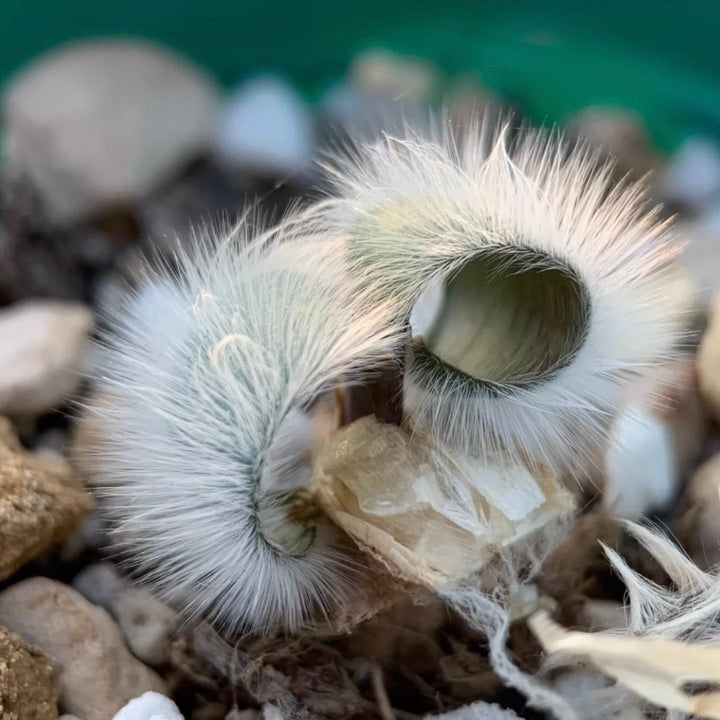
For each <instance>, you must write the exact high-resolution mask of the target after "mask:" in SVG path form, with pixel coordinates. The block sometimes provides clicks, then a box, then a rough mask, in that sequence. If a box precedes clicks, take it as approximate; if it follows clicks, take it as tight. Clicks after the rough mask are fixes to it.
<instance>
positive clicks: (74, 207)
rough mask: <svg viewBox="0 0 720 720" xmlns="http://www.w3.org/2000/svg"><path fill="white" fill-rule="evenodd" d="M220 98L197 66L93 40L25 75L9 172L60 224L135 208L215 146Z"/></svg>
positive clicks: (18, 87) (16, 95)
mask: <svg viewBox="0 0 720 720" xmlns="http://www.w3.org/2000/svg"><path fill="white" fill-rule="evenodd" d="M219 104H220V100H219V91H218V88H217V86H216V85H215V83H214V82H213V80H212V79H211V78H210V77H208V76H207V75H206V74H205V73H203V72H202V71H201V70H200V69H199V68H197V67H196V66H194V65H193V64H191V63H189V62H187V61H185V60H184V59H183V58H181V57H179V56H177V55H175V54H174V53H172V52H170V51H168V50H166V49H165V48H163V47H161V46H158V45H154V44H152V43H149V42H144V41H140V40H124V39H112V40H109V39H100V40H86V41H82V42H77V43H73V44H71V45H68V46H66V47H62V48H60V49H58V50H56V51H54V52H52V53H50V54H48V55H46V56H45V57H42V58H40V59H39V60H37V61H36V62H35V63H33V64H31V65H29V66H28V67H27V68H25V69H23V70H22V71H21V72H20V73H18V75H17V76H16V77H15V78H14V79H13V80H12V81H11V82H10V83H9V84H8V86H7V89H6V91H5V94H4V97H3V103H2V113H3V131H4V132H3V146H4V150H5V154H6V157H5V160H6V168H7V171H8V172H9V173H10V174H11V175H13V176H19V177H22V178H27V179H29V180H30V181H31V182H32V183H33V185H34V186H35V187H37V188H38V190H39V192H40V194H41V196H42V197H43V199H44V201H45V206H46V212H47V214H48V215H49V217H50V218H51V219H52V220H54V221H56V222H58V223H72V222H75V221H76V220H79V219H81V218H83V217H85V216H87V215H91V214H92V213H95V212H99V211H102V210H103V209H105V208H108V207H110V206H121V205H124V204H128V203H132V202H134V201H136V200H137V199H138V198H141V197H143V196H145V195H146V194H147V193H148V192H149V191H151V190H153V189H154V188H156V187H157V186H158V185H159V184H160V183H162V182H163V181H164V180H165V179H166V178H167V177H168V176H170V175H171V174H172V173H173V172H175V171H177V170H178V169H179V168H181V167H182V165H183V164H184V163H186V162H187V161H189V160H190V159H192V158H193V157H194V156H195V155H196V154H197V153H200V152H201V151H202V150H203V149H204V148H205V147H206V146H207V145H208V144H209V142H210V140H211V137H212V135H213V133H214V130H215V124H216V120H217V114H218V112H219Z"/></svg>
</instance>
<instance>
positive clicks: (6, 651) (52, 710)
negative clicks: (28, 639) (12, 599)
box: [0, 627, 58, 720]
mask: <svg viewBox="0 0 720 720" xmlns="http://www.w3.org/2000/svg"><path fill="white" fill-rule="evenodd" d="M0 716H2V717H3V718H5V719H6V720H25V719H26V718H27V720H56V718H57V716H58V710H57V683H56V681H55V671H54V670H53V666H52V663H51V662H50V660H49V659H48V658H47V657H45V655H43V654H42V653H41V652H39V651H38V650H36V649H35V648H33V647H30V646H28V645H26V644H25V643H24V642H23V640H22V638H20V637H18V636H17V635H16V634H15V633H12V632H9V631H8V630H6V629H5V628H3V627H0Z"/></svg>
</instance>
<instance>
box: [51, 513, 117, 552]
mask: <svg viewBox="0 0 720 720" xmlns="http://www.w3.org/2000/svg"><path fill="white" fill-rule="evenodd" d="M109 544H110V539H109V530H108V527H107V524H106V522H105V521H104V520H103V519H102V518H101V517H100V515H99V513H98V512H97V510H91V511H90V512H89V513H88V514H87V515H86V516H85V517H84V518H83V519H82V520H81V521H80V524H79V525H78V527H77V529H76V530H74V531H73V532H72V533H70V535H68V536H67V537H66V538H65V540H64V541H63V544H62V546H61V548H60V561H61V562H72V561H73V560H77V558H78V557H80V555H82V553H84V552H85V551H87V550H101V549H103V548H106V547H107V546H108V545H109Z"/></svg>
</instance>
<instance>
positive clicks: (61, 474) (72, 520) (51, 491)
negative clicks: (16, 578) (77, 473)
mask: <svg viewBox="0 0 720 720" xmlns="http://www.w3.org/2000/svg"><path fill="white" fill-rule="evenodd" d="M91 506H92V500H91V498H90V495H89V494H88V493H87V492H86V491H85V490H84V489H83V488H82V487H81V486H80V485H79V484H78V483H77V481H76V480H75V477H74V475H73V472H72V470H71V469H70V466H69V465H67V464H65V465H58V464H56V463H52V462H50V463H49V462H48V461H47V460H46V459H44V458H39V457H35V456H34V455H33V454H32V453H30V452H28V451H27V450H25V449H24V448H23V447H22V446H21V445H20V442H19V441H18V439H17V437H16V436H15V434H14V432H13V431H12V427H11V425H10V423H9V422H8V421H7V420H5V419H3V418H0V548H2V552H0V580H2V579H5V578H7V577H10V576H11V575H12V574H13V573H14V572H15V571H16V570H18V569H19V568H21V567H22V566H23V565H25V564H26V563H27V562H29V561H30V560H33V559H35V558H37V557H39V556H40V555H41V554H42V553H44V552H46V551H47V550H49V549H50V548H51V547H52V546H53V545H55V544H56V543H58V542H60V541H61V540H62V539H63V538H65V537H66V536H68V535H69V534H70V533H71V532H72V531H73V530H74V528H75V527H76V526H77V524H78V523H79V521H80V520H81V518H82V516H83V515H84V513H86V512H87V511H88V510H89V509H90V507H91Z"/></svg>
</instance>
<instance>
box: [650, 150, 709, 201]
mask: <svg viewBox="0 0 720 720" xmlns="http://www.w3.org/2000/svg"><path fill="white" fill-rule="evenodd" d="M660 191H661V194H662V196H663V198H664V199H668V200H674V201H675V202H679V203H683V204H685V205H689V206H690V207H693V208H696V209H703V208H706V207H707V206H708V205H710V204H712V203H713V201H717V199H718V198H720V147H718V145H717V143H715V142H714V141H713V140H710V139H708V138H704V137H691V138H688V139H687V140H686V141H685V142H684V143H683V144H682V145H681V146H680V148H679V149H678V151H677V152H676V153H675V156H674V157H673V158H672V160H671V161H670V164H669V165H668V167H667V169H666V170H665V173H664V175H663V176H662V178H661V179H660Z"/></svg>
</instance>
